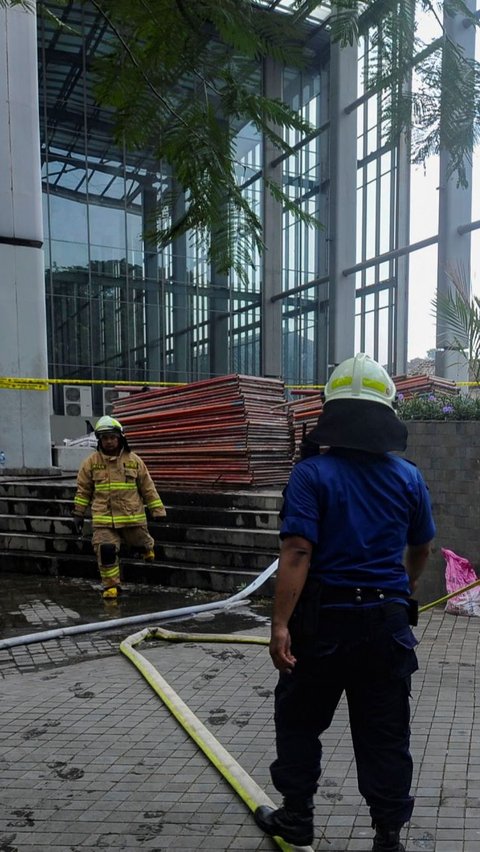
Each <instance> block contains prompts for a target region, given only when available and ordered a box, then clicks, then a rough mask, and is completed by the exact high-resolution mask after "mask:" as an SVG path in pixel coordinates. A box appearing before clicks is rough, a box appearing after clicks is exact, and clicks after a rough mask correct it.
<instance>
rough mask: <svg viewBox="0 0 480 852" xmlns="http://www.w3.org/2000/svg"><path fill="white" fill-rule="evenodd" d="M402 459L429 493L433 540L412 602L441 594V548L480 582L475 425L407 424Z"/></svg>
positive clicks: (479, 449)
mask: <svg viewBox="0 0 480 852" xmlns="http://www.w3.org/2000/svg"><path fill="white" fill-rule="evenodd" d="M406 425H407V427H408V435H409V437H408V449H407V451H406V453H405V457H406V458H409V459H410V460H411V461H413V462H415V464H416V465H418V467H419V468H420V470H421V472H422V474H423V477H424V479H425V481H426V482H427V485H428V487H429V489H430V494H431V498H432V505H433V512H434V516H435V522H436V525H437V537H436V539H435V547H434V553H433V557H432V559H431V562H430V565H429V567H428V569H427V571H426V573H425V575H424V577H423V578H422V581H421V585H420V586H419V593H418V597H419V599H420V600H421V602H422V603H427V602H428V601H430V600H433V599H435V598H437V597H440V596H441V595H442V594H445V592H446V590H445V561H444V558H443V556H442V553H441V548H442V547H445V548H447V549H448V550H453V551H455V553H458V554H459V555H460V556H464V557H466V558H467V559H469V560H470V561H471V562H472V564H473V567H474V568H475V570H476V572H477V574H478V575H479V576H480V499H479V498H480V421H469V420H465V421H463V420H459V421H434V420H430V421H408V422H407V424H406Z"/></svg>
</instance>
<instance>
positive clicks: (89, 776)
mask: <svg viewBox="0 0 480 852" xmlns="http://www.w3.org/2000/svg"><path fill="white" fill-rule="evenodd" d="M255 632H259V631H255ZM479 634H480V631H479V630H478V626H477V622H476V619H475V618H471V619H469V618H461V617H454V616H450V615H446V614H445V613H444V612H443V611H441V610H433V611H432V612H430V613H429V614H426V615H424V616H422V617H421V623H420V624H419V628H418V630H417V636H418V637H419V638H421V644H420V646H419V649H418V656H419V661H420V671H419V672H418V673H417V674H416V675H415V676H414V678H413V688H412V753H413V755H414V761H415V772H414V787H415V789H414V792H415V795H416V809H415V811H414V814H413V818H412V821H411V823H410V825H409V826H408V827H405V829H404V832H403V836H404V838H405V842H406V848H407V850H425V852H433V850H435V852H473V850H475V852H478V849H479V848H480V829H479V828H478V809H479V808H480V724H479V723H478V721H477V720H476V717H475V710H476V706H475V695H476V693H477V691H478V689H479V686H480V683H479V679H480V674H479V675H477V670H478V669H477V665H476V663H477V658H478V643H479ZM12 650H13V649H12ZM140 650H141V651H142V653H144V654H145V656H146V657H147V659H149V660H150V661H151V662H152V663H153V665H155V666H156V667H157V668H158V670H159V671H160V672H161V673H162V675H163V677H164V678H165V679H166V680H167V682H169V683H170V685H171V686H172V688H173V689H175V690H177V691H178V693H179V695H180V697H181V698H182V699H183V700H184V701H185V702H186V703H187V704H188V706H189V707H190V709H191V710H192V711H193V712H194V713H196V714H197V715H198V717H199V719H200V720H201V721H202V722H203V724H204V725H205V726H206V727H207V728H208V729H209V730H210V731H211V732H212V733H213V735H214V736H215V737H216V738H217V739H218V740H219V741H220V742H221V743H222V745H224V747H225V748H226V749H227V750H228V751H230V753H231V754H232V756H233V757H234V758H235V759H236V760H238V761H239V762H240V764H241V765H242V766H243V768H244V769H245V770H246V771H247V772H249V773H250V774H251V776H252V777H253V779H254V780H255V781H256V783H258V784H259V785H260V786H262V787H263V788H264V789H265V791H266V792H267V794H268V795H269V796H270V797H271V798H272V799H273V800H274V801H275V802H280V797H279V795H278V793H277V792H276V791H275V790H274V788H273V786H272V784H271V780H270V774H269V764H270V762H271V760H272V759H273V757H274V737H273V720H272V710H273V689H274V686H275V682H276V674H275V672H274V670H273V669H272V666H271V662H270V658H269V656H268V651H267V649H266V648H265V647H263V646H254V645H250V646H249V645H242V646H239V647H238V648H237V647H235V646H233V645H216V644H211V643H208V644H207V643H206V644H205V645H201V644H199V643H197V642H195V643H192V644H190V643H183V644H175V646H173V645H165V644H164V643H160V644H153V643H148V646H147V647H146V648H141V649H140ZM80 651H86V652H87V653H86V654H83V655H80V653H79V652H80ZM100 653H101V656H100ZM32 660H34V663H35V665H34V666H33V668H32ZM479 662H480V661H479ZM0 677H1V678H2V679H3V683H2V686H3V690H2V692H3V695H2V738H1V740H0V769H1V775H0V849H3V848H5V849H8V848H10V847H12V848H14V849H18V851H19V852H43V850H45V852H47V850H48V852H57V851H58V852H70V850H73V852H87V850H90V849H91V850H98V849H112V850H114V849H123V850H127V852H137V850H139V852H140V850H151V852H153V850H155V852H157V850H159V849H161V850H162V852H163V850H169V849H175V850H178V852H182V850H185V852H187V850H188V852H192V850H196V849H199V850H200V849H202V850H206V849H210V850H226V852H227V850H232V852H233V850H235V852H250V850H262V852H263V850H269V849H272V848H273V846H272V841H271V840H270V839H269V838H267V837H265V836H263V835H262V834H261V832H259V830H258V829H257V827H256V825H255V823H254V820H253V816H252V814H251V812H250V810H249V809H248V808H247V807H246V805H245V804H244V803H243V802H242V801H241V799H240V798H239V797H238V796H237V795H236V794H235V792H234V791H233V790H232V789H231V787H230V786H229V784H228V783H227V782H226V781H225V780H224V779H223V778H221V777H220V775H219V774H218V773H217V771H216V770H215V769H214V767H213V766H212V765H211V764H210V763H209V762H208V760H207V758H206V757H205V755H204V754H203V752H201V751H200V750H199V749H198V747H197V746H196V745H195V743H194V742H193V741H192V740H190V738H189V737H188V735H187V734H186V733H185V731H184V730H183V729H182V728H181V727H180V726H179V724H178V723H177V722H176V721H175V719H174V718H173V717H172V716H171V714H170V713H169V711H168V710H167V708H166V707H165V706H164V705H163V704H162V702H161V701H160V699H159V698H158V696H156V695H155V694H154V693H153V691H152V689H151V688H150V687H149V686H148V684H147V683H146V681H145V680H144V679H143V678H142V677H141V675H140V674H139V672H138V671H137V670H136V669H135V668H134V666H132V664H131V663H130V662H129V661H128V660H127V659H126V658H125V657H123V655H121V654H120V653H119V652H118V648H117V646H116V645H114V644H113V643H110V642H108V641H102V642H100V641H97V642H95V641H94V638H93V637H92V639H90V638H89V639H88V640H87V639H83V640H82V641H81V640H80V638H78V640H77V641H76V642H75V641H72V639H69V641H68V642H67V641H66V640H64V641H62V640H55V641H52V642H51V643H48V642H45V643H39V646H31V647H30V648H29V649H28V650H27V649H23V651H22V650H21V649H16V653H10V654H7V653H6V652H2V653H1V654H0ZM323 741H324V742H323V744H324V768H323V769H324V771H323V775H322V778H321V779H320V786H319V791H318V794H317V797H316V815H315V820H316V826H317V835H316V839H315V842H314V844H313V847H314V849H315V850H316V852H327V850H328V852H369V850H370V848H371V837H372V831H371V828H370V818H369V815H368V811H367V808H366V806H365V803H364V802H363V800H362V799H361V797H360V795H359V793H358V790H357V782H356V772H355V763H354V760H353V754H352V747H351V737H350V734H349V729H348V714H347V708H346V704H345V702H344V701H342V702H341V704H340V706H339V709H338V713H337V715H336V717H335V720H334V722H333V724H332V726H331V728H330V730H329V731H327V732H325V735H324V737H323ZM322 831H323V832H324V833H323V834H322Z"/></svg>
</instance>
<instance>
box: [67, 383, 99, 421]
mask: <svg viewBox="0 0 480 852" xmlns="http://www.w3.org/2000/svg"><path fill="white" fill-rule="evenodd" d="M63 406H64V411H65V414H68V416H69V417H91V416H92V414H93V408H92V389H91V387H88V386H87V385H64V386H63Z"/></svg>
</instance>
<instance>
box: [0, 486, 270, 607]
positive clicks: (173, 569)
mask: <svg viewBox="0 0 480 852" xmlns="http://www.w3.org/2000/svg"><path fill="white" fill-rule="evenodd" d="M75 490H76V483H75V479H74V478H72V477H56V478H54V479H49V478H46V479H35V480H29V481H26V480H24V479H11V480H5V479H4V478H3V477H1V476H0V555H1V557H2V559H1V564H0V569H1V568H2V567H3V568H4V569H5V568H7V567H8V566H10V567H11V568H12V569H13V570H30V571H33V572H37V571H38V572H42V573H43V572H47V573H50V572H53V573H54V574H55V573H58V574H65V575H66V576H91V577H92V578H96V579H98V570H97V567H96V561H95V557H94V554H93V550H92V546H91V541H90V538H91V532H92V530H91V523H90V521H87V522H86V523H85V527H84V537H82V538H79V537H78V536H76V535H75V534H74V533H73V528H72V521H71V517H70V513H71V510H72V508H73V497H74V494H75ZM159 490H160V494H161V495H162V499H163V501H164V503H165V506H166V508H167V513H168V516H167V518H166V520H164V521H152V522H151V523H150V524H149V527H150V530H151V533H152V535H153V537H154V539H155V554H156V560H155V562H154V563H153V565H145V564H144V563H143V562H138V561H136V562H135V560H132V558H131V554H130V555H129V554H128V553H125V554H122V559H121V562H122V566H123V570H124V571H125V572H127V573H126V574H125V579H127V580H128V579H129V578H128V572H129V571H132V572H133V574H132V577H137V581H138V582H159V580H158V578H157V575H156V573H155V572H156V571H157V570H160V571H161V573H162V578H163V579H162V580H161V581H160V582H162V583H165V585H178V586H186V587H195V586H196V587H198V588H202V589H212V590H217V591H232V590H234V589H235V588H237V587H238V585H239V584H242V583H243V584H245V583H249V582H251V580H252V578H253V577H255V576H257V575H258V573H259V572H260V571H262V570H263V569H264V568H266V567H267V566H268V565H270V564H271V563H272V562H273V561H274V560H275V559H276V557H277V555H278V546H279V541H278V528H279V519H278V512H279V510H280V507H281V504H282V494H281V492H280V491H279V490H265V489H263V490H260V491H255V490H247V491H231V492H223V491H218V492H210V491H209V492H195V493H192V492H189V491H184V490H181V489H180V490H175V491H173V490H169V491H165V490H163V491H162V489H161V488H160V489H159ZM85 572H86V573H85ZM132 581H133V580H132Z"/></svg>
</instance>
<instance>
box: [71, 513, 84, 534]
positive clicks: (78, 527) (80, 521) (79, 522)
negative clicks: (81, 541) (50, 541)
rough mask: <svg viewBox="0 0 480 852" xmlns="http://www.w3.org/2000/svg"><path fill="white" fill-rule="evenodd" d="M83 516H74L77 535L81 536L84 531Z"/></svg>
mask: <svg viewBox="0 0 480 852" xmlns="http://www.w3.org/2000/svg"><path fill="white" fill-rule="evenodd" d="M83 520H84V519H83V515H72V521H73V526H74V527H75V533H76V534H77V535H81V533H82V530H83Z"/></svg>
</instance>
